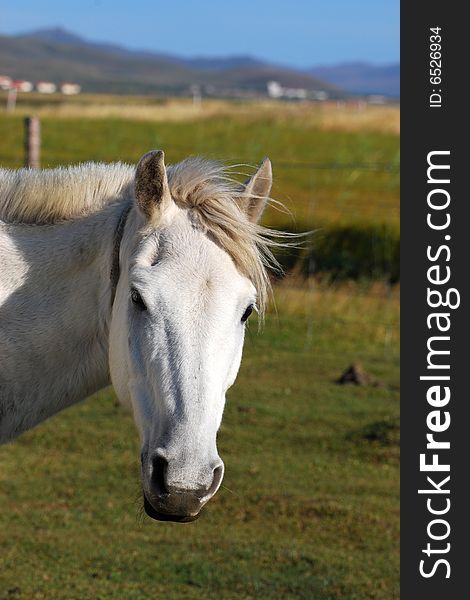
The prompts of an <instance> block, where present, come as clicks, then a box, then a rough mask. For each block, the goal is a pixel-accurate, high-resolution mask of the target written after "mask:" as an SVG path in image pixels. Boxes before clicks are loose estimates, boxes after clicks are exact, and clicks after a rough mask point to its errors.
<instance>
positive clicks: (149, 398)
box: [0, 151, 273, 522]
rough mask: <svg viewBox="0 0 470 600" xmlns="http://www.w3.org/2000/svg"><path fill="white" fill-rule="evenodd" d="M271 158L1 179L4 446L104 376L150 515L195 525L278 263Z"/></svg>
mask: <svg viewBox="0 0 470 600" xmlns="http://www.w3.org/2000/svg"><path fill="white" fill-rule="evenodd" d="M271 183H272V174H271V164H270V162H269V160H268V159H265V160H264V162H263V163H262V165H261V167H260V168H259V170H258V171H257V172H256V173H255V175H254V176H253V177H252V178H251V179H250V180H249V181H248V182H247V183H246V184H245V185H244V186H240V185H237V184H236V183H234V182H233V181H232V180H231V179H230V178H229V177H228V176H227V174H226V172H225V171H224V170H223V169H222V167H221V166H220V165H219V164H218V163H214V162H211V161H206V160H203V159H200V158H192V159H187V160H185V161H183V162H181V163H179V164H176V165H174V166H170V167H168V168H165V165H164V160H163V152H161V151H153V152H149V153H148V154H146V155H145V156H143V157H142V158H141V160H140V162H139V163H138V165H137V167H136V168H135V167H131V166H128V165H123V164H114V165H102V164H93V163H89V164H85V165H82V166H79V167H72V168H67V169H52V170H45V171H30V170H24V169H22V170H19V171H9V170H0V443H2V442H7V441H9V440H12V439H13V438H15V437H16V436H18V435H19V434H21V433H22V432H24V431H26V430H28V429H30V428H32V427H34V426H35V425H36V424H38V423H40V422H41V421H43V420H45V419H47V418H48V417H50V416H51V415H53V414H55V413H57V412H58V411H60V410H62V409H63V408H65V407H67V406H70V405H72V404H75V403H76V402H78V401H80V400H82V399H83V398H85V397H87V396H89V395H90V394H92V393H93V392H95V391H97V390H99V389H101V388H103V387H104V386H106V385H108V384H109V383H110V382H112V384H113V385H114V388H115V390H116V393H117V396H118V398H119V400H120V401H121V402H122V403H123V404H124V405H126V406H128V407H130V408H131V409H132V411H133V414H134V419H135V422H136V425H137V428H138V430H139V433H140V438H141V461H142V487H143V496H144V506H145V510H146V512H147V514H148V515H149V516H150V517H152V518H154V519H159V520H171V521H179V522H187V521H192V520H194V519H196V518H197V516H198V515H199V512H200V510H201V508H202V506H203V505H204V504H205V503H206V502H207V501H208V500H209V499H210V498H211V497H212V496H213V495H214V494H215V493H216V491H217V489H218V488H219V486H220V484H221V481H222V476H223V472H224V465H223V462H222V460H221V459H220V457H219V455H218V452H217V446H216V435H217V430H218V429H219V426H220V422H221V419H222V412H223V408H224V403H225V393H226V391H227V389H228V388H229V387H230V386H231V385H232V384H233V382H234V380H235V377H236V375H237V372H238V369H239V366H240V361H241V355H242V345H243V339H244V330H245V323H246V321H247V319H248V317H249V316H250V314H251V312H252V311H253V310H254V309H255V307H257V308H258V310H259V311H260V312H261V313H262V311H263V308H264V303H265V299H266V294H267V291H268V288H269V279H268V275H267V270H266V268H267V267H268V266H269V265H270V264H272V261H273V258H272V254H271V252H270V246H271V245H272V244H273V241H272V237H271V236H270V233H272V232H270V231H269V230H267V229H265V228H263V227H261V226H260V225H258V224H257V223H258V220H259V217H260V215H261V213H262V211H263V209H264V207H265V204H266V200H267V198H268V196H269V193H270V189H271Z"/></svg>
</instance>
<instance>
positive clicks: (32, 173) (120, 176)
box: [0, 162, 134, 225]
mask: <svg viewBox="0 0 470 600" xmlns="http://www.w3.org/2000/svg"><path fill="white" fill-rule="evenodd" d="M133 177H134V168H133V167H131V166H129V165H125V164H123V163H114V164H109V165H107V164H103V163H92V162H89V163H84V164H81V165H78V166H73V167H58V168H56V169H43V170H34V169H18V170H17V171H13V170H9V169H0V219H2V220H3V221H5V222H8V223H29V224H34V225H45V224H54V223H59V222H61V221H69V220H71V219H76V218H78V217H82V216H85V215H87V214H91V213H94V212H97V211H98V210H100V209H101V208H103V207H104V206H106V205H107V204H109V203H111V202H115V201H116V200H118V199H119V198H120V197H122V196H123V195H124V194H125V193H127V192H128V191H129V189H130V185H131V184H132V183H133Z"/></svg>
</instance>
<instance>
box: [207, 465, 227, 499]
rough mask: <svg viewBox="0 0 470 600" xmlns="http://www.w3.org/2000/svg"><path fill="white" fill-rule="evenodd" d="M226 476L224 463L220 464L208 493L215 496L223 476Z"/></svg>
mask: <svg viewBox="0 0 470 600" xmlns="http://www.w3.org/2000/svg"><path fill="white" fill-rule="evenodd" d="M223 476H224V467H223V465H219V466H218V467H216V468H215V469H214V476H213V479H212V483H211V486H210V488H209V489H208V491H207V494H208V495H209V494H210V495H211V496H213V495H214V494H215V493H216V491H217V490H218V489H219V486H220V484H221V482H222V477H223Z"/></svg>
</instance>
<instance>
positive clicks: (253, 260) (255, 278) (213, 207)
mask: <svg viewBox="0 0 470 600" xmlns="http://www.w3.org/2000/svg"><path fill="white" fill-rule="evenodd" d="M167 174H168V183H169V187H170V192H171V195H172V198H173V199H174V201H175V202H176V203H177V204H178V205H179V206H181V207H182V208H187V209H189V210H190V211H191V216H192V218H193V222H194V223H195V226H198V227H201V228H203V229H204V231H205V232H206V234H207V235H208V236H209V237H210V238H211V239H212V240H213V241H214V242H215V243H217V244H218V245H219V246H220V247H221V248H222V249H224V250H225V251H226V252H227V253H228V254H229V256H230V257H231V258H232V260H233V261H234V263H235V264H236V266H237V268H238V269H239V270H240V272H241V273H243V274H244V275H246V276H247V277H248V278H249V279H250V280H251V281H252V283H253V284H254V286H255V288H256V290H257V294H258V310H259V312H260V314H261V316H262V315H263V313H264V308H265V305H266V300H267V296H268V293H269V290H270V279H269V275H268V270H269V269H273V268H274V269H279V265H278V263H277V261H276V259H275V258H274V256H273V254H272V249H273V247H278V246H285V245H289V242H287V243H286V242H285V241H284V242H283V241H282V238H284V239H285V238H286V237H288V234H283V233H279V232H277V231H273V230H271V229H268V228H266V227H263V226H261V225H259V224H257V223H252V222H251V221H249V220H248V219H247V218H246V216H245V212H244V210H243V207H244V203H248V202H249V198H247V197H246V195H245V194H244V187H243V186H241V185H240V184H239V183H238V182H237V181H235V180H234V179H233V178H232V177H231V176H230V170H229V169H227V168H226V167H224V166H223V165H222V164H221V163H219V162H216V161H211V160H207V159H203V158H200V157H191V158H188V159H185V160H183V161H181V162H180V163H177V164H175V165H169V166H168V167H167ZM134 175H135V167H134V166H131V165H127V164H123V163H113V164H103V163H84V164H81V165H79V166H72V167H61V168H56V169H44V170H38V171H35V170H31V169H19V170H17V171H13V170H8V169H0V219H1V220H3V221H4V222H8V223H25V224H26V223H28V224H35V225H44V224H54V223H60V222H62V221H68V220H73V219H77V218H80V217H83V216H85V215H88V214H91V213H94V212H97V211H99V210H100V209H102V208H104V207H105V206H107V205H109V204H111V203H114V202H117V201H119V200H120V199H122V198H125V197H129V196H131V195H132V193H133V185H134Z"/></svg>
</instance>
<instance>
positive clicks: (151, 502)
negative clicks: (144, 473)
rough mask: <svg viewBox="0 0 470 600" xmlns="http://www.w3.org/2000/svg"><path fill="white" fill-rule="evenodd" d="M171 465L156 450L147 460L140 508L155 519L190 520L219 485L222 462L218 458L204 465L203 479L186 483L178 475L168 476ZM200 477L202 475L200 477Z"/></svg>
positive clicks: (221, 475) (192, 519) (198, 512)
mask: <svg viewBox="0 0 470 600" xmlns="http://www.w3.org/2000/svg"><path fill="white" fill-rule="evenodd" d="M172 472H173V474H174V469H172V468H171V466H170V465H169V462H168V461H167V460H166V459H165V458H163V457H162V456H161V454H158V455H156V456H154V458H153V460H152V461H151V468H150V477H148V478H145V477H144V509H145V512H146V513H147V515H148V516H149V517H151V518H152V519H155V520H157V521H174V522H176V523H190V522H191V521H195V520H196V519H197V518H198V517H199V514H200V512H201V509H202V507H203V506H204V505H205V504H206V503H207V502H208V501H209V500H210V499H211V498H212V496H214V494H215V493H216V492H217V490H218V489H219V486H220V484H221V482H222V478H223V474H224V464H223V462H222V461H221V460H220V459H218V460H217V461H215V462H214V463H212V464H211V466H210V469H209V470H207V469H206V477H205V478H204V483H203V484H200V485H197V486H192V487H186V486H184V485H182V484H181V479H180V478H179V481H175V478H174V477H172V476H171V473H172ZM201 479H202V477H201Z"/></svg>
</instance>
